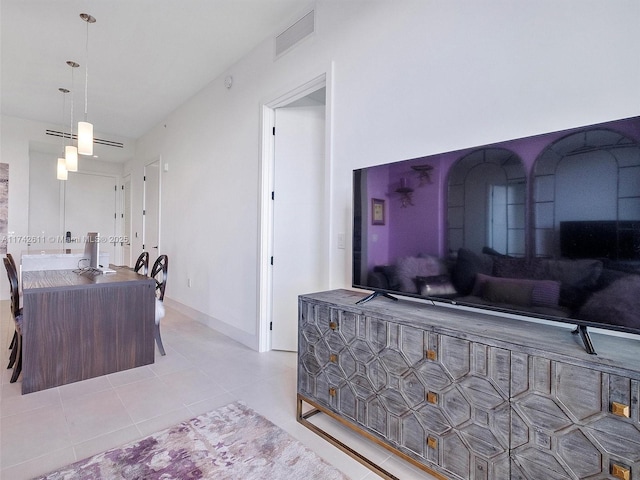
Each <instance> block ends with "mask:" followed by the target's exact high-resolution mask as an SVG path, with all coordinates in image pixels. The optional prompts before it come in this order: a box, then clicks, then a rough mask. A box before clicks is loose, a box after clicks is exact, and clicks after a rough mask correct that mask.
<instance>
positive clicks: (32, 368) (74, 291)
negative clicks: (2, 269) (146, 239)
mask: <svg viewBox="0 0 640 480" xmlns="http://www.w3.org/2000/svg"><path fill="white" fill-rule="evenodd" d="M22 292H23V305H24V307H23V321H22V322H23V323H22V333H23V335H22V337H23V343H22V393H23V394H24V393H30V392H35V391H38V390H42V389H45V388H51V387H57V386H60V385H64V384H67V383H71V382H77V381H79V380H86V379H88V378H93V377H97V376H100V375H106V374H109V373H113V372H118V371H121V370H127V369H129V368H134V367H139V366H142V365H148V364H151V363H153V362H154V353H155V350H154V348H155V343H154V328H155V323H154V321H155V316H154V313H155V281H154V280H153V279H152V278H149V277H145V276H142V275H138V274H137V273H135V272H133V271H131V270H130V269H128V268H117V269H116V273H113V274H108V275H101V274H93V273H88V272H85V273H77V272H75V271H72V270H41V271H26V272H23V273H22Z"/></svg>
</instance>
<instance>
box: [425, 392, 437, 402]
mask: <svg viewBox="0 0 640 480" xmlns="http://www.w3.org/2000/svg"><path fill="white" fill-rule="evenodd" d="M427 402H429V403H433V404H436V403H438V394H437V393H435V392H428V393H427Z"/></svg>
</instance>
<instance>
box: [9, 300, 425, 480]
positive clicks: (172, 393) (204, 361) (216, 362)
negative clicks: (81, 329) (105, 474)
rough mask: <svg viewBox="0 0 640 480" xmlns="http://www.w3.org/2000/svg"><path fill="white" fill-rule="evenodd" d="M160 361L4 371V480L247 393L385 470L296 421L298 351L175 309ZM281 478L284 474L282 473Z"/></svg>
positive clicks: (411, 471)
mask: <svg viewBox="0 0 640 480" xmlns="http://www.w3.org/2000/svg"><path fill="white" fill-rule="evenodd" d="M0 328H1V331H0V341H1V343H0V352H5V354H4V356H3V357H2V362H5V357H6V360H8V355H9V350H8V345H9V341H10V340H11V335H12V334H13V323H12V320H11V316H10V312H9V302H8V301H2V302H0ZM162 337H163V342H164V345H165V349H166V351H167V355H166V356H165V357H161V356H160V355H159V354H158V353H157V351H156V360H155V363H154V364H152V365H148V366H145V367H140V368H136V369H132V370H127V371H124V372H119V373H115V374H111V375H106V376H104V377H99V378H95V379H91V380H85V381H83V382H78V383H74V384H69V385H65V386H62V387H58V388H52V389H49V390H43V391H40V392H35V393H31V394H28V395H21V394H20V388H21V383H20V382H21V379H18V382H16V383H14V384H11V383H9V379H10V377H11V370H4V371H2V373H1V384H0V385H1V388H2V392H1V395H0V479H4V480H20V479H28V478H32V477H34V476H36V475H39V474H44V473H46V472H49V471H51V470H52V469H56V468H58V467H61V466H64V465H66V464H68V463H71V462H74V461H76V460H80V459H82V458H85V457H88V456H90V455H93V454H96V453H99V452H101V451H103V450H106V449H109V448H112V447H116V446H118V445H121V444H123V443H127V442H130V441H133V440H136V439H139V438H141V437H143V436H146V435H148V434H151V433H153V432H155V431H157V430H161V429H163V428H166V427H169V426H171V425H174V424H176V423H179V422H180V421H183V420H186V419H188V418H191V417H194V416H196V415H199V414H201V413H204V412H206V411H209V410H212V409H214V408H217V407H220V406H223V405H226V404H228V403H230V402H232V401H235V400H242V401H244V402H245V403H246V404H247V405H249V406H250V407H251V408H253V409H254V410H256V411H257V412H258V413H260V414H261V415H263V416H265V417H266V418H268V419H270V420H271V421H272V422H274V423H275V424H277V425H278V426H280V427H281V428H283V429H284V430H286V431H288V432H289V433H290V434H291V435H293V436H294V437H296V438H297V439H298V440H300V441H301V442H302V443H304V444H305V445H307V446H308V447H309V448H311V449H313V450H314V451H315V452H317V453H318V454H319V455H320V456H322V457H323V458H324V459H325V460H327V461H328V462H330V463H332V464H333V465H335V466H336V467H337V468H339V469H340V470H342V471H343V472H344V473H345V474H346V475H348V476H349V477H350V478H352V479H354V480H360V479H362V480H364V479H366V480H372V479H376V478H380V477H379V476H378V475H376V474H374V473H373V472H371V471H370V470H368V469H367V468H366V467H364V466H363V465H361V464H360V463H358V462H357V461H355V460H353V459H352V458H351V457H349V456H348V455H346V454H344V453H342V452H341V451H340V450H338V449H337V448H336V447H334V446H332V445H331V444H329V443H328V442H327V441H325V440H323V439H322V438H320V437H319V436H317V435H316V434H315V433H313V432H311V431H310V430H308V429H307V428H305V427H303V426H302V425H300V424H299V423H298V422H296V419H295V412H296V400H295V398H296V354H295V353H289V352H277V351H272V352H268V353H258V352H255V351H253V350H251V349H249V348H247V347H245V346H243V345H241V344H239V343H237V342H235V341H234V340H232V339H230V338H229V337H226V336H224V335H222V334H220V333H218V332H216V331H214V330H212V329H210V328H208V327H206V326H204V325H202V324H200V323H198V322H195V321H193V320H191V319H190V318H188V317H186V316H185V315H183V314H181V313H180V312H179V311H176V310H173V309H171V308H167V316H166V317H165V318H164V319H163V324H162ZM320 417H322V416H321V415H316V416H314V417H313V418H314V419H315V420H314V422H317V423H322V427H323V428H326V429H327V430H329V431H330V432H331V433H332V434H333V435H335V436H336V437H337V438H340V439H341V440H342V441H344V442H345V443H347V444H349V445H350V446H352V447H353V448H355V449H356V450H358V451H360V452H362V453H364V454H366V455H367V456H369V457H370V458H374V459H376V461H377V462H378V463H379V464H381V465H382V466H383V467H384V468H386V469H387V470H388V471H390V472H392V473H393V474H394V475H396V476H398V478H401V479H403V480H404V479H411V480H413V479H416V480H418V479H420V480H427V479H429V480H431V479H433V478H434V477H431V476H429V475H427V474H426V473H424V472H421V471H419V470H417V469H415V468H414V467H412V466H411V465H409V464H407V463H406V462H404V461H402V460H400V459H398V458H397V457H394V456H390V454H389V453H388V452H387V451H386V450H384V449H383V448H381V447H379V446H377V445H375V444H373V443H371V442H369V441H366V440H363V439H361V438H359V437H358V436H357V435H355V434H354V433H352V432H351V431H349V430H347V429H345V428H344V427H342V426H340V425H338V424H337V423H335V422H333V421H332V420H331V419H329V418H328V417H326V416H324V418H320ZM274 480H277V479H274Z"/></svg>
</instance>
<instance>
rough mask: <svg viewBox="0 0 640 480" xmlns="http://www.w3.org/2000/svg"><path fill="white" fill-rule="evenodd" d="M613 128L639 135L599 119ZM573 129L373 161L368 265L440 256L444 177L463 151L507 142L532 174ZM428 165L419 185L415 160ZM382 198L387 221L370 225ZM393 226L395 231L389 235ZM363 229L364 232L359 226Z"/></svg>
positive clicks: (632, 125) (639, 129)
mask: <svg viewBox="0 0 640 480" xmlns="http://www.w3.org/2000/svg"><path fill="white" fill-rule="evenodd" d="M598 127H601V128H605V129H606V128H611V129H613V130H616V131H619V132H620V133H624V134H626V135H628V136H629V137H631V138H633V139H635V140H636V141H638V140H640V122H637V121H636V122H629V121H628V120H618V121H614V122H609V123H604V124H600V125H598ZM583 128H584V127H579V128H575V129H571V130H565V131H560V132H553V133H547V134H542V135H536V136H532V137H527V138H521V139H515V140H508V141H504V142H499V143H495V144H491V145H484V146H476V147H472V148H468V149H463V150H457V151H453V152H447V153H443V154H436V155H430V156H427V157H421V158H415V159H411V160H404V161H399V162H394V163H389V164H385V165H379V166H375V167H369V168H367V169H366V172H367V190H368V191H367V195H366V200H364V201H367V202H369V204H368V205H367V207H366V211H367V212H368V215H369V218H368V221H367V225H368V228H369V229H370V230H369V232H368V233H367V234H365V235H364V236H363V239H364V238H366V239H367V241H368V244H367V248H368V255H367V259H368V261H367V264H368V267H369V269H372V268H373V267H374V266H375V265H389V264H394V263H395V262H396V261H397V259H398V258H400V257H405V256H415V255H418V254H429V255H437V256H441V257H444V256H446V254H447V245H446V241H447V239H446V232H447V228H446V227H447V225H446V221H447V220H446V205H447V199H446V196H447V182H448V173H449V170H450V168H451V167H452V166H453V165H454V164H455V163H456V162H457V161H458V160H459V159H461V158H462V157H464V156H466V155H467V154H469V153H471V152H473V151H475V150H478V149H480V148H485V147H492V148H505V149H508V150H511V151H512V152H514V153H516V154H517V155H518V156H519V157H520V159H521V161H522V163H523V165H524V169H525V171H526V172H527V176H528V177H529V178H530V174H531V171H532V168H533V164H534V162H535V160H536V159H537V158H538V156H539V155H540V154H541V153H542V152H543V151H544V149H545V148H547V147H549V145H551V144H552V143H553V142H555V141H556V140H558V139H560V138H562V137H564V136H566V135H568V134H570V133H572V132H574V131H576V130H582V129H583ZM425 164H427V165H431V166H432V167H433V170H431V172H430V180H431V183H426V184H423V185H421V186H420V180H419V175H418V172H416V171H415V170H413V169H412V168H411V167H412V166H414V165H425ZM403 178H404V179H406V180H405V181H406V183H407V186H408V187H411V188H413V193H412V200H413V205H409V206H406V207H402V204H401V197H400V194H399V193H397V192H396V189H397V188H398V187H400V182H401V179H403ZM372 198H379V199H383V200H385V225H372V222H371V203H370V202H371V199H372ZM389 231H393V235H389ZM363 233H364V232H363Z"/></svg>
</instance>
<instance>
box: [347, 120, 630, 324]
mask: <svg viewBox="0 0 640 480" xmlns="http://www.w3.org/2000/svg"><path fill="white" fill-rule="evenodd" d="M353 207H354V208H353V259H352V260H353V282H352V283H353V286H354V287H357V288H363V289H367V290H371V291H373V292H374V293H373V295H372V296H371V297H368V298H373V297H375V296H377V295H379V294H392V295H396V296H397V295H401V296H409V297H416V298H424V299H430V300H437V301H440V302H447V303H450V304H456V305H465V306H471V307H476V308H480V309H485V310H487V309H488V310H495V311H500V312H507V313H513V314H517V315H524V316H528V317H536V318H542V319H546V320H554V321H560V322H565V323H573V324H575V325H576V326H578V330H579V331H580V333H583V334H584V333H586V327H600V328H605V329H611V330H618V331H623V332H628V333H633V334H640V117H633V118H627V119H622V120H617V121H612V122H607V123H602V124H597V125H590V126H584V127H578V128H574V129H570V130H564V131H559V132H551V133H546V134H542V135H536V136H532V137H527V138H521V139H515V140H509V141H504V142H500V143H495V144H490V145H484V146H478V147H472V148H467V149H464V150H458V151H452V152H445V153H441V154H436V155H429V156H425V157H420V158H413V159H408V160H402V161H394V162H391V163H387V164H384V165H377V166H372V167H367V168H362V169H358V170H354V172H353ZM374 208H375V209H376V210H375V212H374V210H373V209H374ZM380 219H384V221H380Z"/></svg>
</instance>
